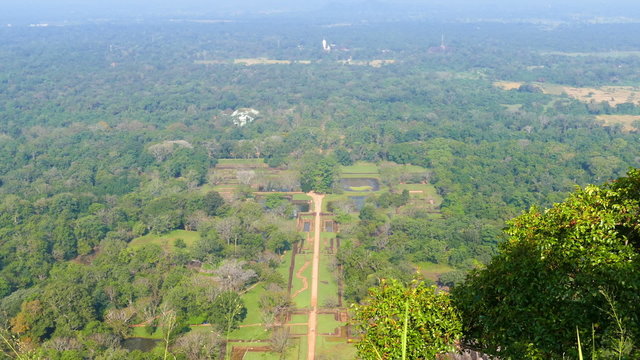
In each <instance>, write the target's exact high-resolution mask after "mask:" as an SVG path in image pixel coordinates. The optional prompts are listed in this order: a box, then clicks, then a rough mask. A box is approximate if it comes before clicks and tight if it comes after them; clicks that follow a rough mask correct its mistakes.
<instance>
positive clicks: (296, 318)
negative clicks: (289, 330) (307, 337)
mask: <svg viewBox="0 0 640 360" xmlns="http://www.w3.org/2000/svg"><path fill="white" fill-rule="evenodd" d="M307 320H309V315H307V314H295V315H291V321H290V323H292V324H302V323H306V322H307Z"/></svg>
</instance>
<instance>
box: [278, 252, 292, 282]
mask: <svg viewBox="0 0 640 360" xmlns="http://www.w3.org/2000/svg"><path fill="white" fill-rule="evenodd" d="M290 266H291V250H288V251H285V253H284V254H283V255H282V262H281V263H280V265H279V266H278V270H277V271H278V273H279V274H280V275H282V278H283V279H284V281H285V284H287V283H288V281H289V267H290Z"/></svg>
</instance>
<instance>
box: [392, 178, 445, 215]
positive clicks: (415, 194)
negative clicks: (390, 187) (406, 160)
mask: <svg viewBox="0 0 640 360" xmlns="http://www.w3.org/2000/svg"><path fill="white" fill-rule="evenodd" d="M398 189H399V190H400V191H402V190H405V189H406V190H409V193H410V194H411V198H412V199H418V200H423V201H426V202H427V204H428V205H430V207H431V208H433V209H437V208H439V207H440V205H442V200H443V199H442V196H440V194H438V191H437V190H436V188H435V186H433V185H431V184H400V185H398Z"/></svg>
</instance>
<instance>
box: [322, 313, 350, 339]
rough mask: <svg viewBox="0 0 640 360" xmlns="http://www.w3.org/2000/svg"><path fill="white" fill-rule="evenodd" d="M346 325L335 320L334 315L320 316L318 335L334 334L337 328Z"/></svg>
mask: <svg viewBox="0 0 640 360" xmlns="http://www.w3.org/2000/svg"><path fill="white" fill-rule="evenodd" d="M344 325H346V324H345V323H343V322H341V321H338V320H336V319H335V315H334V314H320V315H318V334H333V333H334V332H335V331H336V329H337V328H339V327H340V326H344Z"/></svg>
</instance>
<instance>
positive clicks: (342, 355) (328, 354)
mask: <svg viewBox="0 0 640 360" xmlns="http://www.w3.org/2000/svg"><path fill="white" fill-rule="evenodd" d="M316 358H318V359H332V360H347V359H355V358H356V347H355V345H353V344H349V343H347V340H346V339H344V338H337V337H333V336H318V341H317V343H316Z"/></svg>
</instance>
